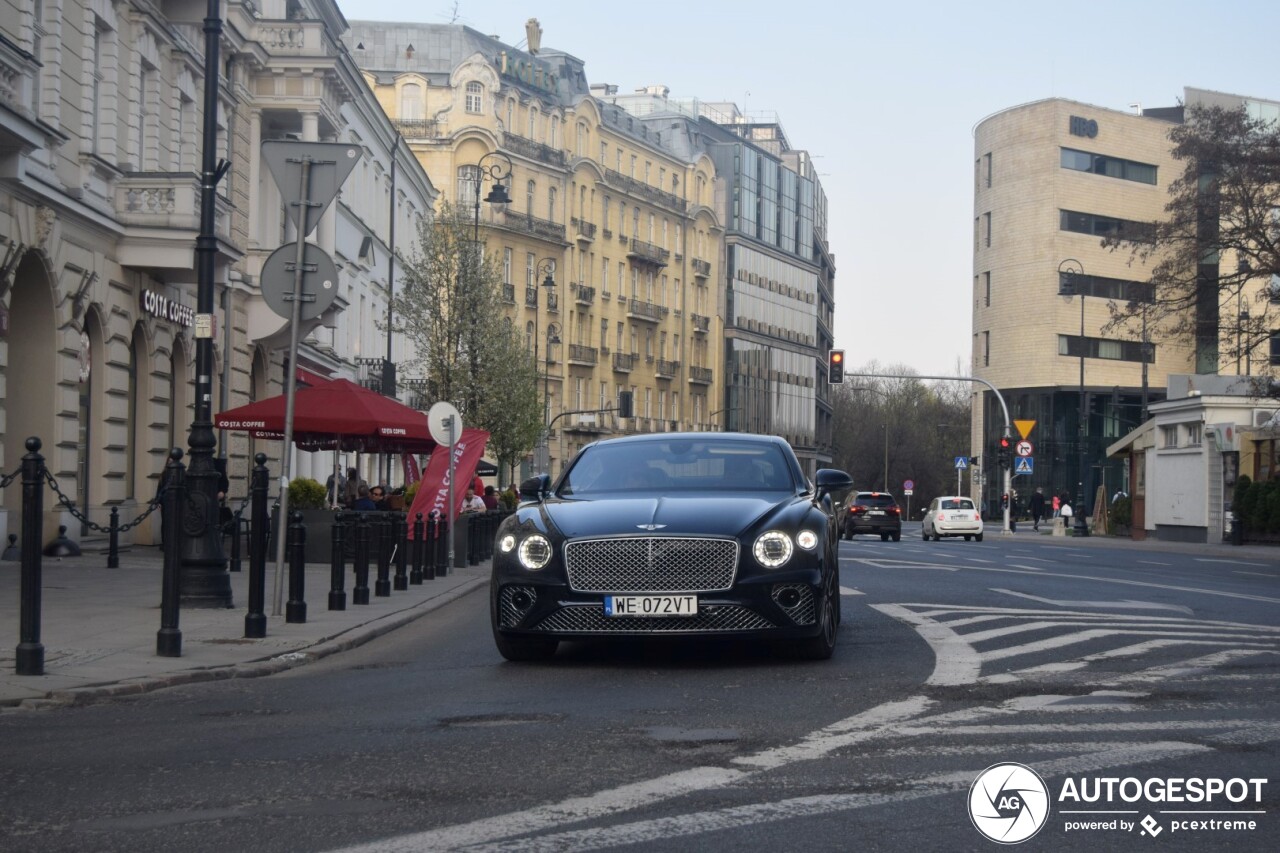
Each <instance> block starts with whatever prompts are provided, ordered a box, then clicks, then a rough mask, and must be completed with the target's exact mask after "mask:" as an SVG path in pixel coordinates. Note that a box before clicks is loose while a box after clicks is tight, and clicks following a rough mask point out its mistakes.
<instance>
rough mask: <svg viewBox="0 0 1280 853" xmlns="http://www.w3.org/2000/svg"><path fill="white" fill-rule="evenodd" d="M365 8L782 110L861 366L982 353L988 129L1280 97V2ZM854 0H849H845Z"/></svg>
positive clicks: (494, 0) (598, 69)
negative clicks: (1190, 92) (528, 24)
mask: <svg viewBox="0 0 1280 853" xmlns="http://www.w3.org/2000/svg"><path fill="white" fill-rule="evenodd" d="M337 2H338V4H339V7H340V8H341V9H342V12H343V14H344V15H346V17H347V18H348V19H350V20H375V21H415V22H424V23H450V22H452V23H459V24H465V25H466V26H469V27H472V28H473V29H476V30H479V31H481V32H483V33H486V34H488V35H496V36H498V37H499V38H501V39H502V40H503V41H504V42H506V43H508V44H512V45H517V46H523V43H524V39H525V32H524V23H525V21H526V20H527V19H529V18H537V19H538V21H539V22H540V23H541V25H542V30H543V35H542V45H543V48H544V50H545V49H555V50H561V51H564V52H566V53H570V54H572V55H574V56H576V57H578V58H579V59H581V60H583V61H584V62H585V63H586V73H587V80H588V81H589V82H591V83H612V84H615V85H617V86H618V91H619V92H630V91H633V90H634V89H637V88H640V87H643V86H647V85H655V84H661V85H665V86H667V87H669V89H670V90H671V96H672V97H673V98H692V97H696V98H699V99H701V100H704V101H733V102H735V103H737V104H738V106H739V108H740V109H743V110H745V111H746V112H747V113H749V114H750V113H769V114H775V115H776V116H777V119H778V120H779V121H780V122H781V124H782V126H783V129H784V130H785V131H786V134H787V137H788V140H789V141H790V143H791V145H792V147H793V148H799V149H804V150H807V151H808V152H809V153H810V154H811V155H812V156H813V157H814V158H815V163H816V165H817V168H818V171H819V176H820V179H821V181H822V184H823V188H824V190H825V191H826V195H827V200H828V205H829V209H830V221H829V230H828V240H829V243H830V247H831V251H832V252H833V253H834V255H835V263H836V292H835V301H836V309H835V329H834V331H835V338H836V343H835V345H836V347H838V348H842V349H845V350H846V352H847V356H846V358H847V362H848V364H849V366H850V368H851V369H856V368H857V367H859V366H865V365H867V364H869V363H871V362H873V361H874V362H876V363H877V364H878V365H879V367H881V368H885V367H889V366H894V367H897V366H902V367H907V368H910V369H911V370H912V371H914V372H915V373H917V374H919V375H922V376H955V375H967V374H968V373H969V370H970V353H971V339H972V337H971V336H972V328H971V327H972V296H971V294H972V289H973V255H972V234H973V224H972V223H973V216H974V212H973V161H974V158H975V156H976V154H975V152H974V147H973V128H974V127H975V126H976V125H977V124H978V123H979V122H980V121H982V119H984V118H986V117H987V116H990V115H992V114H993V113H998V112H1001V111H1003V110H1006V109H1008V108H1010V107H1015V106H1018V105H1020V104H1025V103H1028V102H1032V101H1038V100H1042V99H1045V98H1052V97H1058V98H1067V99H1071V100H1075V101H1080V102H1083V103H1087V104H1092V105H1095V106H1099V107H1105V108H1108V109H1116V110H1125V111H1127V110H1131V109H1133V107H1132V106H1131V105H1134V104H1141V105H1142V107H1168V106H1175V105H1176V104H1178V103H1179V101H1180V99H1181V98H1182V97H1183V89H1184V87H1188V86H1189V87H1192V88H1198V89H1209V90H1214V91H1219V92H1229V93H1232V94H1237V95H1252V96H1254V97H1258V98H1265V99H1269V100H1280V75H1277V73H1276V61H1275V49H1274V45H1273V44H1270V43H1269V42H1270V41H1271V40H1273V38H1274V34H1275V33H1276V32H1277V31H1280V3H1278V2H1276V0H1214V2H1210V0H1199V2H1190V0H1158V2H1157V1H1156V0H1114V2H1111V3H1107V4H1099V3H1085V2H1077V3H1070V2H1065V3H1064V2H1052V3H1050V2H1043V0H1021V2H1006V0H988V2H983V3H966V2H959V0H955V2H952V0H947V2H943V0H931V2H914V3H913V2H890V3H874V4H872V3H866V2H849V0H824V2H815V0H787V2H777V0H775V2H769V3H764V2H754V0H738V2H723V0H695V2H690V0H647V1H646V2H618V3H599V2H593V3H587V2H582V0H576V2H565V1H564V0H555V2H551V0H523V2H519V3H517V2H510V0H413V2H409V0H360V2H358V3H357V2H354V0H337ZM842 7H843V8H842Z"/></svg>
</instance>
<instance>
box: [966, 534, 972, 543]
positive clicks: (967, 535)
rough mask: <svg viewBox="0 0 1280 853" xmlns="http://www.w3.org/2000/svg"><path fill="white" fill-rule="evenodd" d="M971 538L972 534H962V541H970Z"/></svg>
mask: <svg viewBox="0 0 1280 853" xmlns="http://www.w3.org/2000/svg"><path fill="white" fill-rule="evenodd" d="M972 539H973V537H972V536H970V535H969V534H968V533H966V534H965V535H964V541H966V542H969V541H971V540H972Z"/></svg>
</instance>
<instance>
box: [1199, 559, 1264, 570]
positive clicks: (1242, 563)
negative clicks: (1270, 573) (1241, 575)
mask: <svg viewBox="0 0 1280 853" xmlns="http://www.w3.org/2000/svg"><path fill="white" fill-rule="evenodd" d="M1192 559H1194V560H1195V561H1196V562H1197V563H1226V564H1227V565H1231V566H1253V567H1254V568H1257V569H1266V568H1270V567H1271V565H1272V564H1271V563H1247V562H1245V561H1244V560H1223V559H1219V558H1216V557H1194V558H1192Z"/></svg>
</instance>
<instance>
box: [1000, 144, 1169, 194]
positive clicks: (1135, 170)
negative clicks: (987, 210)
mask: <svg viewBox="0 0 1280 853" xmlns="http://www.w3.org/2000/svg"><path fill="white" fill-rule="evenodd" d="M1062 168H1064V169H1073V170H1075V171H1077V172H1091V173H1093V174H1095V175H1106V176H1107V177H1108V178H1120V179H1121V180H1125V181H1136V182H1138V183H1140V184H1151V185H1152V186H1155V185H1156V167H1155V166H1152V165H1151V164H1150V163H1138V162H1135V161H1133V160H1124V159H1121V158H1120V157H1107V156H1106V155H1104V154H1090V153H1089V152H1088V151H1076V150H1075V149H1074V148H1063V149H1062ZM987 186H991V185H990V184H987Z"/></svg>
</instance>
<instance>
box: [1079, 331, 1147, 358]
mask: <svg viewBox="0 0 1280 853" xmlns="http://www.w3.org/2000/svg"><path fill="white" fill-rule="evenodd" d="M1082 353H1083V355H1084V357H1085V358H1098V359H1104V360H1106V361H1130V362H1134V363H1136V364H1141V363H1142V342H1141V341H1117V340H1112V339H1108V338H1089V337H1086V338H1083V339H1081V337H1080V336H1079V335H1058V355H1062V356H1068V357H1070V358H1079V357H1080V356H1081V354H1082ZM1154 361H1155V358H1154V355H1153V356H1152V357H1150V358H1149V359H1148V363H1153V362H1154Z"/></svg>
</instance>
